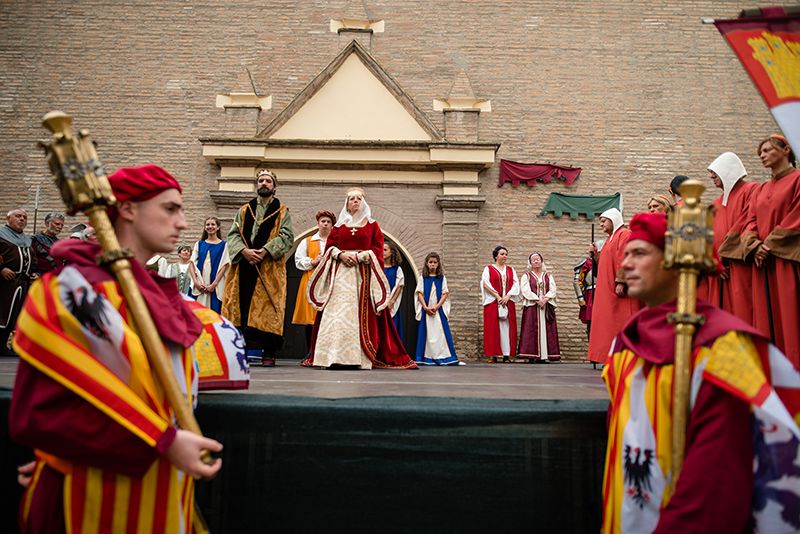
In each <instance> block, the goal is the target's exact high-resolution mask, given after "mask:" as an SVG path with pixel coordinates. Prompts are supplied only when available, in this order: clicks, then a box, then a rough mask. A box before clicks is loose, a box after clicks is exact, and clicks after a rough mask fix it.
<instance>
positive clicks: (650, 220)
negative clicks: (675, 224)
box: [628, 213, 667, 250]
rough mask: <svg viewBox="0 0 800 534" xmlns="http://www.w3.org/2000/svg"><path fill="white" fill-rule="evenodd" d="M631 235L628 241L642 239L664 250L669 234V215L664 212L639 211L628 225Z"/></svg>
mask: <svg viewBox="0 0 800 534" xmlns="http://www.w3.org/2000/svg"><path fill="white" fill-rule="evenodd" d="M628 226H629V227H630V229H631V235H630V237H629V238H628V242H630V241H633V240H634V239H641V240H643V241H647V242H648V243H652V244H653V245H655V246H657V247H658V248H660V249H661V250H664V240H665V237H666V234H667V216H666V215H664V214H663V213H637V214H636V215H634V216H633V219H631V222H630V223H629V225H628Z"/></svg>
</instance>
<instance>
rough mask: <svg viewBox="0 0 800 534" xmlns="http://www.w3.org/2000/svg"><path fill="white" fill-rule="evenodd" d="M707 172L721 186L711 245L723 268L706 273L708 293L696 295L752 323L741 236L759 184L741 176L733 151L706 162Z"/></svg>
mask: <svg viewBox="0 0 800 534" xmlns="http://www.w3.org/2000/svg"><path fill="white" fill-rule="evenodd" d="M708 174H709V178H711V181H712V182H713V183H714V185H715V186H716V187H718V188H719V189H722V195H720V196H719V198H717V199H716V200H714V202H713V204H712V210H713V211H714V249H715V250H716V251H717V252H718V254H719V256H720V258H721V259H722V262H723V266H724V271H722V272H721V273H720V274H719V276H708V278H707V279H706V284H707V285H706V287H707V290H708V293H707V294H706V295H699V294H698V296H700V297H702V298H704V299H705V300H707V301H708V302H710V303H711V304H714V305H716V306H719V307H720V308H722V309H723V310H725V311H728V312H730V313H732V314H734V315H735V316H736V317H738V318H739V319H741V320H742V321H744V322H745V323H747V324H752V323H753V298H752V292H753V284H752V280H753V273H752V267H751V265H750V264H747V263H745V261H744V259H745V258H744V250H743V248H742V246H741V238H742V231H743V230H744V223H745V221H746V220H747V210H748V206H749V205H750V198H751V197H752V195H753V193H754V191H755V190H756V189H758V184H756V183H753V182H747V181H745V180H744V177H745V176H747V171H746V170H745V168H744V165H743V164H742V160H740V159H739V157H738V156H737V155H736V154H734V153H733V152H725V153H723V154H721V155H720V156H719V157H718V158H717V159H715V160H714V161H713V162H712V163H711V165H709V166H708ZM698 289H699V288H698Z"/></svg>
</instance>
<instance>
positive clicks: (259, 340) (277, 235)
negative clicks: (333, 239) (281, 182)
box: [222, 169, 294, 366]
mask: <svg viewBox="0 0 800 534" xmlns="http://www.w3.org/2000/svg"><path fill="white" fill-rule="evenodd" d="M277 185H278V177H277V176H275V173H273V172H272V171H270V170H267V169H260V170H258V171H257V173H256V192H257V193H258V197H257V198H254V199H252V200H251V201H250V202H248V203H247V204H244V205H243V206H242V207H241V208H240V209H239V211H238V212H237V213H236V218H235V219H234V221H233V225H232V226H231V229H230V231H229V232H228V237H227V241H228V253H229V254H230V258H231V264H232V266H231V272H230V275H229V277H228V281H227V283H226V285H225V296H224V298H223V303H222V315H223V316H225V317H227V318H228V319H229V320H230V321H231V322H232V323H233V324H235V325H236V326H237V327H239V329H241V331H242V333H243V334H244V338H245V341H246V342H247V354H248V356H249V357H259V358H261V364H262V365H265V366H273V365H275V353H276V352H277V351H278V349H280V348H281V346H282V345H283V316H284V311H285V309H286V262H285V261H284V256H285V255H286V254H287V253H288V252H289V250H291V248H292V244H293V243H294V231H293V230H292V218H291V216H290V215H289V210H288V209H287V208H286V206H284V205H283V204H281V202H280V201H279V200H278V199H277V198H276V197H275V189H276V188H277Z"/></svg>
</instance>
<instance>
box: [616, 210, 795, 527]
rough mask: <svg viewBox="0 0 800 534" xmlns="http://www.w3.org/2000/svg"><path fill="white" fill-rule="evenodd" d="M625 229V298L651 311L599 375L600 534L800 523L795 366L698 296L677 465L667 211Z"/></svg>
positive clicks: (628, 329)
mask: <svg viewBox="0 0 800 534" xmlns="http://www.w3.org/2000/svg"><path fill="white" fill-rule="evenodd" d="M630 226H631V235H630V240H629V241H628V243H627V246H626V247H625V259H624V261H623V264H622V266H623V270H624V271H625V277H626V280H627V282H628V292H629V294H630V295H632V296H635V297H637V298H639V299H641V300H642V301H644V302H645V304H646V305H647V307H646V308H645V309H643V310H641V311H640V312H638V313H637V314H636V315H634V316H633V317H632V318H631V319H630V321H629V322H628V323H627V324H626V325H625V327H624V328H623V329H622V331H621V332H620V333H619V336H618V337H617V340H616V342H615V345H614V348H613V353H612V355H611V357H610V358H609V360H608V363H607V364H606V366H605V368H604V371H603V378H604V379H605V381H606V384H607V386H608V391H609V396H610V400H611V404H610V406H609V417H608V426H609V428H608V447H607V450H606V467H605V476H604V480H603V525H602V532H604V533H618V532H621V533H628V532H641V533H649V532H653V533H660V534H664V533H667V532H669V533H681V534H686V533H697V534H700V533H703V534H714V533H719V534H728V533H732V532H750V531H752V530H753V528H754V526H755V529H756V531H758V532H796V531H798V530H800V468H798V466H797V464H796V463H795V461H796V460H795V459H796V458H797V457H798V453H799V452H800V429H798V427H797V423H796V420H797V416H798V415H800V397H798V393H800V386H798V384H800V374H798V372H797V371H796V370H795V369H793V368H792V366H791V364H790V363H789V362H788V361H787V360H786V358H785V357H784V356H783V355H782V354H780V352H779V351H778V350H777V349H775V347H774V346H770V345H769V344H768V343H767V342H766V340H765V339H764V338H763V337H762V336H761V335H760V334H759V333H758V332H757V331H756V330H755V329H753V327H751V326H750V325H748V324H746V323H744V322H742V321H741V320H739V319H738V318H736V317H734V316H733V315H731V314H729V313H727V312H724V311H722V310H720V309H719V308H717V307H715V306H711V305H709V304H708V303H706V302H704V301H702V300H698V301H697V313H699V314H700V315H702V316H703V317H704V318H705V321H704V323H703V324H702V325H701V326H700V327H699V328H698V330H697V332H696V333H695V335H694V338H693V351H692V355H691V367H692V369H691V371H690V372H691V373H692V382H691V383H692V390H691V396H690V399H689V419H688V427H687V428H686V434H685V436H686V439H685V443H686V449H685V453H684V462H683V467H682V468H681V470H680V473H679V474H677V475H676V474H675V473H674V472H673V468H672V467H673V466H672V450H671V448H672V426H673V421H672V403H673V382H672V379H673V376H674V373H675V368H674V367H675V365H674V361H675V356H674V350H675V334H674V330H673V325H671V324H669V323H668V321H667V317H668V315H669V314H670V313H674V312H675V311H676V300H675V299H676V297H677V294H678V273H677V270H672V271H667V270H664V269H663V268H662V267H661V264H662V262H663V260H664V241H665V232H666V229H667V221H666V218H665V217H664V215H663V214H660V213H639V214H637V215H636V216H634V217H633V219H632V220H631V224H630ZM773 384H775V385H774V386H773ZM675 476H677V477H678V478H677V483H676V485H675V487H674V491H671V489H670V487H669V484H668V481H669V480H670V479H672V478H674V477H675Z"/></svg>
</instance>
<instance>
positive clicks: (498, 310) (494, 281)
mask: <svg viewBox="0 0 800 534" xmlns="http://www.w3.org/2000/svg"><path fill="white" fill-rule="evenodd" d="M492 257H493V258H494V264H493V265H487V266H486V267H485V268H484V269H483V275H482V276H481V301H482V302H483V354H484V355H485V356H486V359H487V361H488V362H489V363H494V362H496V361H497V357H498V356H502V358H503V361H504V362H509V361H511V358H513V357H514V356H515V355H516V351H517V310H516V308H515V306H514V302H515V301H518V300H519V280H518V279H517V273H516V271H514V268H513V267H511V266H510V265H506V263H507V262H508V249H507V248H506V247H496V248H495V249H494V250H493V251H492Z"/></svg>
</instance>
